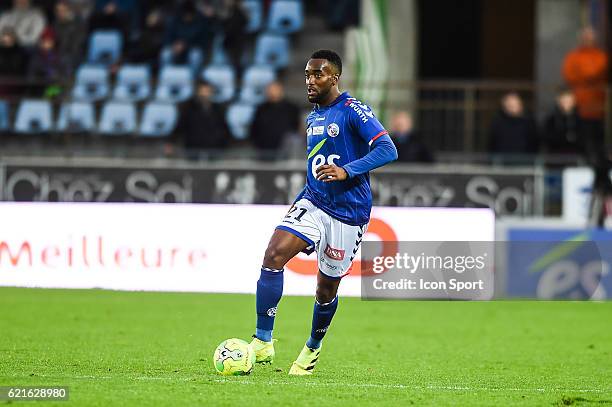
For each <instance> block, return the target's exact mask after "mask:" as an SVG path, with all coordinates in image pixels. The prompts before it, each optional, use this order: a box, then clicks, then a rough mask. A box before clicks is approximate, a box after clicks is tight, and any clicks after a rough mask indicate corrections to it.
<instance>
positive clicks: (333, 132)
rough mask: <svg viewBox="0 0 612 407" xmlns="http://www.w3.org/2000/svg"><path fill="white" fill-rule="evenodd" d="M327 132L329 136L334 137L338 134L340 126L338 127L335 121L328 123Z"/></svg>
mask: <svg viewBox="0 0 612 407" xmlns="http://www.w3.org/2000/svg"><path fill="white" fill-rule="evenodd" d="M327 134H328V135H329V137H336V136H337V135H338V134H340V127H338V125H337V124H336V123H332V124H330V125H329V126H327Z"/></svg>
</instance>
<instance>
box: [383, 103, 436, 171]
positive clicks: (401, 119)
mask: <svg viewBox="0 0 612 407" xmlns="http://www.w3.org/2000/svg"><path fill="white" fill-rule="evenodd" d="M390 135H391V138H392V139H393V141H394V142H395V147H396V148H397V156H398V158H397V160H398V161H399V162H421V163H430V162H433V160H434V159H433V156H432V154H431V152H430V151H429V149H428V148H427V146H426V145H425V144H424V143H423V142H422V141H421V139H420V137H419V135H418V134H417V133H416V132H415V131H414V126H413V121H412V116H410V114H409V113H408V112H404V111H401V112H397V113H396V114H395V115H394V116H393V118H392V119H391V134H390Z"/></svg>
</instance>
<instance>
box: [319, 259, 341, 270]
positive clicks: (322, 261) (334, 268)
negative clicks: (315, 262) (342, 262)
mask: <svg viewBox="0 0 612 407" xmlns="http://www.w3.org/2000/svg"><path fill="white" fill-rule="evenodd" d="M320 261H321V264H322V265H323V266H325V268H326V269H328V270H332V271H336V270H338V266H334V265H333V264H329V262H328V261H327V260H325V257H323V256H321V258H320Z"/></svg>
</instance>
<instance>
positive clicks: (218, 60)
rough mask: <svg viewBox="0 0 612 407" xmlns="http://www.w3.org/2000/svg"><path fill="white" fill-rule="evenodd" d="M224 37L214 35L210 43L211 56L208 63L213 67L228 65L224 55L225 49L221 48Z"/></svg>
mask: <svg viewBox="0 0 612 407" xmlns="http://www.w3.org/2000/svg"><path fill="white" fill-rule="evenodd" d="M224 39H225V36H224V35H223V34H217V35H215V38H214V39H213V43H212V51H211V52H212V56H211V58H210V63H211V64H213V65H224V64H227V63H228V58H227V55H225V49H224V48H223V40H224Z"/></svg>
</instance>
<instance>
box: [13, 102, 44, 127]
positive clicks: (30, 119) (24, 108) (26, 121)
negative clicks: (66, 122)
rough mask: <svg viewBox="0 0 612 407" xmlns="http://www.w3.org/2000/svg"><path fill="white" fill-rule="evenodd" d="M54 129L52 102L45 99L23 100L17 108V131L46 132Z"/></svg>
mask: <svg viewBox="0 0 612 407" xmlns="http://www.w3.org/2000/svg"><path fill="white" fill-rule="evenodd" d="M52 129H53V111H52V108H51V102H49V101H48V100H43V99H25V100H22V101H21V103H20V104H19V107H18V108H17V118H16V119H15V131H16V132H17V133H26V134H36V133H46V132H49V131H51V130H52Z"/></svg>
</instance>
